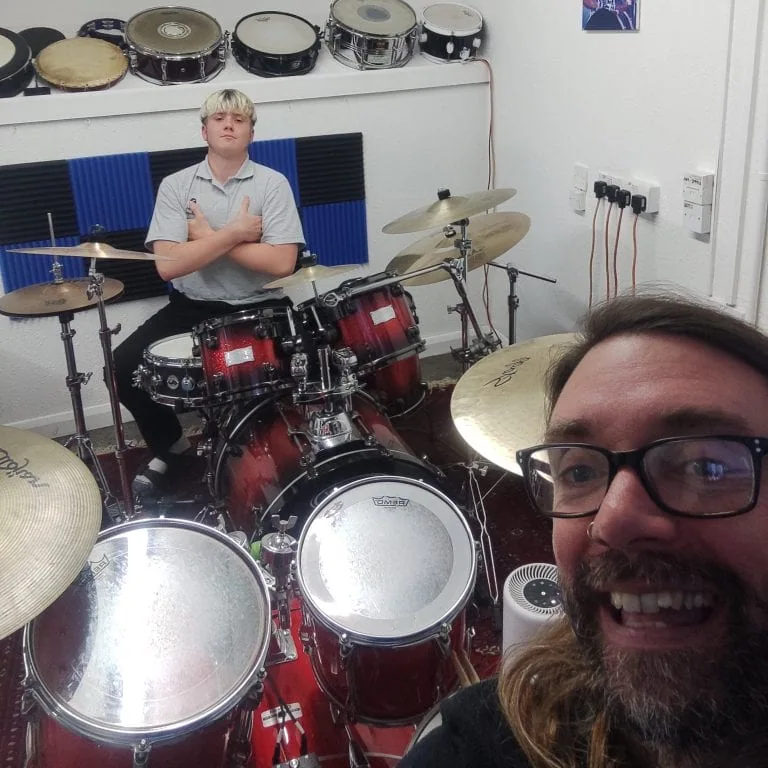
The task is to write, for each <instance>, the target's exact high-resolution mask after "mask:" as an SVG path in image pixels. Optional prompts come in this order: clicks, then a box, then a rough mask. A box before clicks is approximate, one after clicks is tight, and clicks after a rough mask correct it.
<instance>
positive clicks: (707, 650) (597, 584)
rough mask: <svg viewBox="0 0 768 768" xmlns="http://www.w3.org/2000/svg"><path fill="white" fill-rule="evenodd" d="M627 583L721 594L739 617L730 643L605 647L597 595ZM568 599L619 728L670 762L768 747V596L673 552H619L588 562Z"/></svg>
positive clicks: (728, 633) (599, 689) (598, 687)
mask: <svg viewBox="0 0 768 768" xmlns="http://www.w3.org/2000/svg"><path fill="white" fill-rule="evenodd" d="M621 580H632V581H638V580H639V581H641V582H644V583H647V584H649V585H654V584H660V585H665V587H666V586H668V585H674V586H675V587H677V588H678V589H691V590H694V591H705V592H707V591H710V590H711V591H712V592H713V593H714V594H715V595H716V599H717V600H718V601H721V602H724V604H725V606H726V607H727V609H728V614H729V615H728V622H727V624H726V629H725V632H724V633H723V636H722V637H721V639H720V642H719V643H718V644H717V645H711V644H710V645H706V644H703V645H702V646H699V647H696V648H690V649H681V650H668V651H658V650H636V649H623V648H616V647H612V646H604V644H603V641H602V636H601V632H600V627H599V622H598V603H599V599H598V594H597V593H598V592H599V591H601V590H603V589H604V588H605V585H606V584H607V583H611V582H615V581H621ZM563 599H564V605H565V610H566V613H567V614H568V616H569V618H570V619H571V622H572V624H573V627H574V631H575V633H576V637H577V638H578V640H579V643H580V645H581V646H582V648H583V650H584V652H585V656H586V658H587V660H588V664H589V665H590V666H591V667H592V669H593V672H594V674H593V680H594V683H595V685H594V688H593V691H594V692H595V694H596V695H598V696H600V697H601V698H602V699H603V702H604V705H605V709H606V713H607V714H608V717H609V720H610V722H611V724H612V725H613V726H614V727H615V728H616V729H617V730H618V731H619V732H622V733H626V734H627V735H628V736H629V737H630V738H631V739H632V741H635V742H640V743H641V744H642V745H643V746H645V747H646V748H648V749H650V750H652V751H653V752H654V753H655V754H656V755H657V756H660V755H663V756H664V758H665V761H666V760H669V762H674V763H678V762H684V763H689V761H690V760H691V759H693V760H694V762H692V763H689V764H694V765H695V764H697V762H696V761H698V764H702V763H704V762H705V758H706V756H707V755H709V756H714V755H715V754H718V753H722V751H723V750H725V749H731V748H732V747H733V748H734V754H736V753H737V752H738V749H736V748H737V747H738V748H744V747H746V748H747V749H749V747H750V746H752V747H754V746H755V742H756V741H760V743H761V744H763V745H765V744H766V737H765V736H763V734H765V733H766V732H767V731H768V602H766V601H765V600H763V599H762V598H760V597H759V596H757V595H755V594H754V592H753V591H752V590H750V589H749V588H748V587H746V585H744V584H743V583H742V582H741V580H740V579H738V577H736V575H735V574H733V573H732V572H731V571H728V570H726V569H724V568H721V567H719V566H715V565H712V564H711V563H705V562H702V561H695V560H691V559H687V558H683V557H680V556H673V555H669V554H662V553H652V552H643V553H638V554H636V555H632V556H628V555H626V554H624V553H622V552H618V551H609V552H607V553H605V554H604V555H602V556H600V557H599V558H595V559H594V560H592V561H590V563H588V564H583V565H582V566H581V567H580V568H579V570H578V572H577V574H576V576H575V578H574V582H573V584H568V585H563ZM683 756H685V758H686V759H685V760H682V761H681V757H683Z"/></svg>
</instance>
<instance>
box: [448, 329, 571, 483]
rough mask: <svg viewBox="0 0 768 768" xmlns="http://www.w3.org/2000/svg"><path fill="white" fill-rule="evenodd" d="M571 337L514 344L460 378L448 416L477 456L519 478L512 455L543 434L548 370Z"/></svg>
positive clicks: (452, 396)
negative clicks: (449, 415)
mask: <svg viewBox="0 0 768 768" xmlns="http://www.w3.org/2000/svg"><path fill="white" fill-rule="evenodd" d="M575 339H576V335H575V334H573V333H557V334H554V335H552V336H540V337H539V338H537V339H531V340H529V341H523V342H520V343H519V344H512V345H511V346H509V347H504V348H503V349H500V350H498V351H496V352H494V353H493V354H491V355H489V356H488V357H485V358H483V359H482V360H480V361H479V362H477V363H475V364H474V365H473V366H472V367H471V368H470V369H469V370H468V371H467V372H466V373H465V374H464V375H463V376H462V377H461V378H460V379H459V381H458V383H457V384H456V387H455V388H454V390H453V394H452V395H451V417H452V418H453V423H454V424H455V425H456V429H458V431H459V434H460V435H461V436H462V437H463V438H464V440H465V441H466V442H467V443H468V444H469V446H470V447H471V448H473V449H474V450H475V451H477V453H478V454H480V456H482V457H483V458H485V459H487V460H488V461H490V462H492V463H493V464H496V465H497V466H499V467H501V468H502V469H506V470H508V471H510V472H515V473H517V474H518V475H519V474H520V467H519V466H518V464H517V459H516V458H515V453H516V452H517V451H518V450H519V449H520V448H529V447H530V446H532V445H536V444H537V443H539V442H541V439H542V437H543V435H544V429H545V426H546V425H545V423H544V417H545V410H546V395H545V392H544V379H545V375H546V372H547V369H548V368H549V365H550V363H551V362H552V361H553V360H554V359H555V358H556V357H557V356H558V355H559V354H560V353H561V352H562V351H563V350H564V349H565V348H567V347H568V346H570V345H571V344H572V343H573V342H574V341H575Z"/></svg>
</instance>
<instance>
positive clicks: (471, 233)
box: [387, 212, 531, 285]
mask: <svg viewBox="0 0 768 768" xmlns="http://www.w3.org/2000/svg"><path fill="white" fill-rule="evenodd" d="M530 227H531V219H530V217H528V216H526V215H525V214H524V213H509V212H503V213H488V214H486V215H484V216H476V217H475V218H474V219H470V220H469V226H468V227H467V238H468V239H469V240H471V241H472V248H471V250H470V253H469V256H468V259H467V261H468V263H467V268H468V270H469V271H470V272H471V271H472V270H473V269H477V268H478V267H482V266H483V265H484V264H488V262H490V261H493V260H494V259H495V258H498V257H499V256H501V254H502V253H506V252H507V251H508V250H509V249H510V248H513V247H514V246H515V245H517V244H518V243H519V242H520V241H521V240H522V239H523V238H524V237H525V236H526V234H528V230H529V229H530ZM458 237H459V234H458V233H457V234H455V235H452V236H451V237H446V236H445V234H444V233H443V232H438V233H437V234H434V235H427V236H426V237H423V238H422V239H421V240H417V241H416V242H415V243H411V245H409V246H408V247H406V248H403V250H402V251H400V253H398V254H397V256H395V257H394V258H393V259H392V261H390V262H389V264H387V271H388V272H389V271H391V270H394V271H395V272H398V273H399V274H401V275H403V278H407V277H408V272H414V271H416V270H417V269H423V268H424V267H431V266H434V265H436V264H440V263H441V262H443V261H444V260H445V259H458V258H459V257H460V256H461V253H460V252H459V249H458V248H456V246H455V245H454V241H455V240H456V239H457V238H458ZM450 277H451V276H450V274H449V273H448V272H446V271H445V270H442V269H440V270H435V271H434V272H428V273H427V274H426V275H421V276H419V277H413V278H410V279H408V280H406V279H403V285H431V284H432V283H439V282H442V281H443V280H449V279H450Z"/></svg>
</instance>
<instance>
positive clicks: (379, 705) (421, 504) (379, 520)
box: [296, 476, 477, 725]
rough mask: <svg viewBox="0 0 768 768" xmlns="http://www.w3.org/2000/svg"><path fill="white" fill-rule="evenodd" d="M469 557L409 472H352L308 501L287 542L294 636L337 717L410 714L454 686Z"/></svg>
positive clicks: (434, 495) (462, 523)
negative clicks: (299, 526)
mask: <svg viewBox="0 0 768 768" xmlns="http://www.w3.org/2000/svg"><path fill="white" fill-rule="evenodd" d="M476 567H477V562H476V555H475V546H474V542H473V539H472V534H471V532H470V529H469V526H468V525H467V522H466V520H465V519H464V516H463V515H462V513H461V512H460V510H459V509H458V507H457V506H456V505H455V504H454V503H453V502H452V501H451V500H450V499H449V498H448V497H447V496H445V495H444V494H442V493H441V492H440V491H438V490H437V489H435V488H433V487H431V486H430V485H428V484H426V483H423V482H420V481H418V480H413V479H408V478H402V477H397V478H395V477H381V476H380V477H368V478H361V479H359V480H356V481H354V482H352V483H350V484H349V485H348V486H347V487H345V488H341V489H339V490H337V491H336V492H335V493H333V494H331V495H330V496H328V497H327V498H326V499H324V500H323V501H322V503H321V504H320V505H319V506H318V507H317V508H316V509H315V510H314V511H313V512H312V515H311V516H310V518H309V520H308V521H307V523H306V525H305V527H304V531H303V532H302V534H301V537H300V538H299V543H298V548H297V552H296V573H297V581H298V585H299V594H300V596H301V601H302V608H303V618H304V630H303V636H304V638H305V641H306V642H307V643H308V645H309V648H310V656H311V659H312V667H313V670H314V673H315V677H316V679H317V682H318V685H319V686H320V687H321V688H322V689H323V691H325V693H326V695H327V696H328V697H329V698H330V699H331V701H333V703H334V704H335V705H336V706H337V707H338V708H339V709H340V710H341V712H342V713H343V715H344V717H345V719H347V720H349V721H352V722H354V721H361V722H368V723H374V724H375V723H379V724H382V725H383V724H386V723H403V722H415V721H417V720H419V719H420V718H421V717H422V716H423V715H424V714H425V713H426V712H428V711H429V709H430V708H431V707H432V706H434V704H435V703H436V702H437V701H439V700H440V699H441V698H442V697H443V696H444V695H445V694H446V693H447V692H448V691H450V690H451V689H452V688H453V687H454V686H455V684H456V682H457V678H456V671H455V666H454V659H453V654H455V653H462V652H464V651H466V650H467V646H466V644H467V631H466V623H465V615H464V609H465V606H466V604H467V602H468V601H469V597H470V595H471V593H472V590H473V588H474V582H475V573H476Z"/></svg>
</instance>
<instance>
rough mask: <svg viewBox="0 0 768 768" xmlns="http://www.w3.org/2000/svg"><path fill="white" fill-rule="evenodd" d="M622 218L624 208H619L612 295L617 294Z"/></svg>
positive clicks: (614, 246)
mask: <svg viewBox="0 0 768 768" xmlns="http://www.w3.org/2000/svg"><path fill="white" fill-rule="evenodd" d="M622 218H624V209H623V208H620V209H619V223H618V225H617V226H616V241H615V243H614V244H613V295H614V296H618V295H619V267H618V264H617V261H618V258H617V255H618V252H619V235H620V234H621V220H622Z"/></svg>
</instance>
